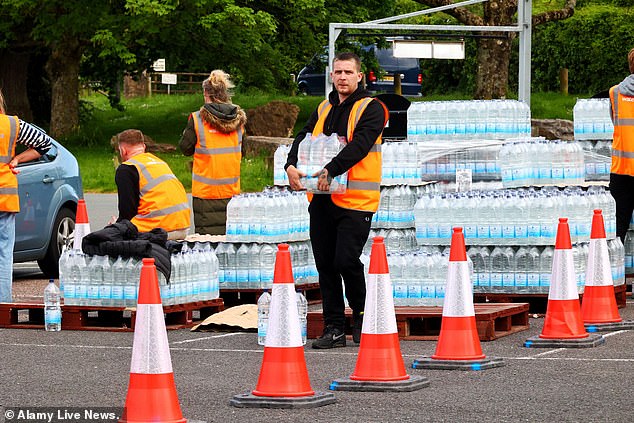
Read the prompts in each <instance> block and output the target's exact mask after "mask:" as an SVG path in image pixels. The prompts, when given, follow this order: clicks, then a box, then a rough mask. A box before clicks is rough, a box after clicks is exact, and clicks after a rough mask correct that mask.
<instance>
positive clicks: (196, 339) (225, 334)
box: [170, 332, 246, 345]
mask: <svg viewBox="0 0 634 423" xmlns="http://www.w3.org/2000/svg"><path fill="white" fill-rule="evenodd" d="M245 333H246V332H230V333H223V334H222V335H214V336H203V337H201V338H193V339H185V340H184V341H176V342H170V345H177V344H187V343H189V342H198V341H204V340H206V339H216V338H225V337H227V336H235V335H242V334H245Z"/></svg>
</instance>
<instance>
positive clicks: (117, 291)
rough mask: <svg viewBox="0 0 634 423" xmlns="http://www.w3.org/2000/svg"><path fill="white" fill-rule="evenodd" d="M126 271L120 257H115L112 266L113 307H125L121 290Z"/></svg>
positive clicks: (124, 262) (124, 263) (123, 261)
mask: <svg viewBox="0 0 634 423" xmlns="http://www.w3.org/2000/svg"><path fill="white" fill-rule="evenodd" d="M126 271H127V269H126V261H125V260H124V259H123V257H121V256H119V257H117V260H115V262H114V263H113V264H112V305H113V306H114V307H123V306H125V301H124V296H123V289H124V286H125V281H126V279H127V275H126Z"/></svg>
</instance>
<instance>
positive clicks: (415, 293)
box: [407, 283, 423, 298]
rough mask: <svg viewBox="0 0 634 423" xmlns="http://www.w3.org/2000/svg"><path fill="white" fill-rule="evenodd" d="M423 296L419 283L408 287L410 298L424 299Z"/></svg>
mask: <svg viewBox="0 0 634 423" xmlns="http://www.w3.org/2000/svg"><path fill="white" fill-rule="evenodd" d="M422 295H423V294H422V291H421V286H420V285H419V284H418V283H416V284H412V285H409V286H408V287H407V296H408V298H422Z"/></svg>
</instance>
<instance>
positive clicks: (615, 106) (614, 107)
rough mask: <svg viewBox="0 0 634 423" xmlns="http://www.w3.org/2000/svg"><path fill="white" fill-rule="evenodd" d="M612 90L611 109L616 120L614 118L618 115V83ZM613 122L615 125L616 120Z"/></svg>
mask: <svg viewBox="0 0 634 423" xmlns="http://www.w3.org/2000/svg"><path fill="white" fill-rule="evenodd" d="M613 92H614V94H613V97H614V99H612V111H613V112H614V118H615V120H616V118H618V117H619V86H618V85H617V86H616V87H614V91H613ZM614 124H615V125H616V122H615V123H614Z"/></svg>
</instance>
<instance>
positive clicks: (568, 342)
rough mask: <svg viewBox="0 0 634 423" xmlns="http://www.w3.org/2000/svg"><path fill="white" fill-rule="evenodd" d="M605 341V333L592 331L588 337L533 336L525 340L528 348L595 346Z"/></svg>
mask: <svg viewBox="0 0 634 423" xmlns="http://www.w3.org/2000/svg"><path fill="white" fill-rule="evenodd" d="M603 343H605V338H604V337H603V335H599V334H596V333H591V334H590V335H589V336H588V337H587V338H578V339H544V338H540V337H539V336H533V337H531V338H528V339H527V340H526V341H524V346H525V347H526V348H594V347H597V346H599V345H601V344H603Z"/></svg>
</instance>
